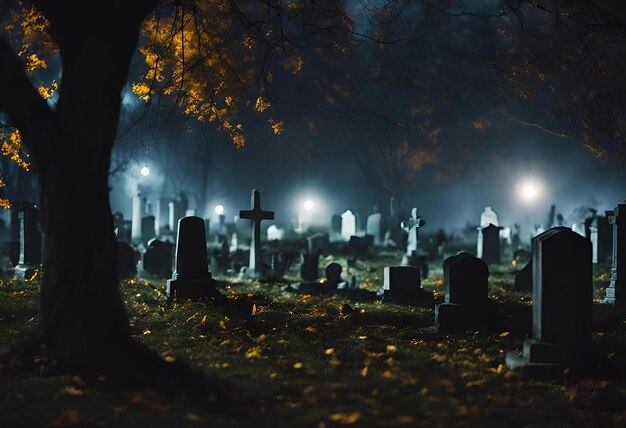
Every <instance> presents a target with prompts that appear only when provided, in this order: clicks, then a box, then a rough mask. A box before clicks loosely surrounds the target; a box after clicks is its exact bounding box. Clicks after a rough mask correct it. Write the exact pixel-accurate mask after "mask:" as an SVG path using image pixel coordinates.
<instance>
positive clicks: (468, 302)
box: [435, 252, 496, 332]
mask: <svg viewBox="0 0 626 428" xmlns="http://www.w3.org/2000/svg"><path fill="white" fill-rule="evenodd" d="M443 278H444V284H443V286H444V291H445V295H444V303H442V304H439V305H436V306H435V325H437V326H438V327H439V330H440V331H441V332H450V331H464V330H469V329H476V328H483V327H487V328H489V327H495V324H496V322H495V321H494V319H495V318H496V317H495V316H494V314H493V310H492V308H491V306H490V304H489V298H488V297H487V293H488V280H489V267H488V266H487V263H485V262H484V261H483V260H481V259H479V258H478V257H475V256H473V255H471V254H469V253H465V252H463V253H459V254H457V255H456V256H451V257H448V258H447V259H446V260H444V262H443Z"/></svg>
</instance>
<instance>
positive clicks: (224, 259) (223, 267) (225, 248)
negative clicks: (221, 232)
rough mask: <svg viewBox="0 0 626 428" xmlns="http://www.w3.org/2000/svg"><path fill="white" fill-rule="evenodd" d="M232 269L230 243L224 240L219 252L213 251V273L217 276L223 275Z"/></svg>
mask: <svg viewBox="0 0 626 428" xmlns="http://www.w3.org/2000/svg"><path fill="white" fill-rule="evenodd" d="M229 268H230V249H229V245H228V241H227V240H226V239H223V240H222V241H221V244H220V248H219V250H218V249H216V250H213V254H212V255H211V271H212V272H213V273H215V274H216V275H223V274H224V273H226V272H227V271H228V269H229Z"/></svg>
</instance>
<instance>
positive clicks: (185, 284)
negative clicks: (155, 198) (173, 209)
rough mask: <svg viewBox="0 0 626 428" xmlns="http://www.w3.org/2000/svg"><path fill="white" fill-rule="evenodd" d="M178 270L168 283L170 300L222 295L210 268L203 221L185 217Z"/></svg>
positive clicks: (180, 232) (180, 228)
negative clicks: (216, 286)
mask: <svg viewBox="0 0 626 428" xmlns="http://www.w3.org/2000/svg"><path fill="white" fill-rule="evenodd" d="M177 236H178V237H177V239H176V270H175V271H174V273H173V274H172V279H168V280H167V295H168V298H169V299H204V298H208V297H217V296H219V295H220V293H219V291H217V289H216V288H215V280H214V279H213V277H212V276H211V272H209V268H208V264H209V261H208V256H207V247H206V235H205V234H204V220H203V219H201V218H200V217H183V218H181V219H180V220H179V221H178V235H177Z"/></svg>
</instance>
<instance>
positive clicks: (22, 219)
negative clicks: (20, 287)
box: [15, 205, 42, 279]
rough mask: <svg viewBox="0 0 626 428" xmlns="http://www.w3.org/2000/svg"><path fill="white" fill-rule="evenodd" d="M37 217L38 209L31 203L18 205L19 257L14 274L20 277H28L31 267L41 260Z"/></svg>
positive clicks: (31, 271) (32, 271)
mask: <svg viewBox="0 0 626 428" xmlns="http://www.w3.org/2000/svg"><path fill="white" fill-rule="evenodd" d="M39 217H40V213H39V209H37V208H36V207H34V206H32V205H24V206H22V207H20V209H19V211H18V213H17V218H18V222H19V226H20V227H19V230H20V235H19V239H20V241H19V243H20V257H19V261H18V264H17V266H16V267H15V274H16V275H17V276H18V277H21V278H27V279H28V278H30V277H31V276H32V274H33V273H34V269H33V268H34V267H35V266H37V265H40V264H41V262H42V257H41V251H42V246H41V232H40V231H39V225H38V223H39Z"/></svg>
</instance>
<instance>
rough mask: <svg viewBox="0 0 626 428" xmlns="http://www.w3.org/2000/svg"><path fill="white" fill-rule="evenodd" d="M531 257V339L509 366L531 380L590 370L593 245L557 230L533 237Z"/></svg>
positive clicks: (567, 231) (595, 358)
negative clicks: (576, 370) (566, 369)
mask: <svg viewBox="0 0 626 428" xmlns="http://www.w3.org/2000/svg"><path fill="white" fill-rule="evenodd" d="M532 254H533V260H532V262H533V319H532V324H533V325H532V335H531V337H530V339H526V341H525V342H524V347H523V353H522V355H519V354H516V353H513V352H509V353H507V355H506V363H507V365H508V366H509V368H511V369H512V370H518V371H520V372H521V373H522V375H526V376H531V377H535V376H541V377H553V376H554V377H558V376H561V374H562V373H563V370H564V369H565V368H572V369H588V368H589V367H592V366H594V365H595V364H596V363H597V361H598V356H597V355H596V353H595V352H594V349H593V348H592V347H591V346H590V345H591V331H592V323H593V279H592V271H593V269H592V263H591V242H590V241H589V240H588V239H586V238H584V237H582V236H581V235H579V234H577V233H575V232H573V231H572V230H571V229H568V228H564V227H555V228H552V229H550V230H548V231H546V232H544V233H542V234H541V235H538V236H536V237H535V238H534V239H533V241H532Z"/></svg>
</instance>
